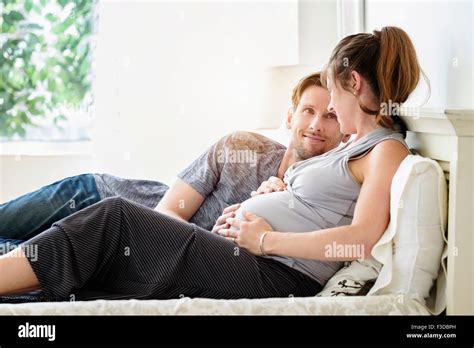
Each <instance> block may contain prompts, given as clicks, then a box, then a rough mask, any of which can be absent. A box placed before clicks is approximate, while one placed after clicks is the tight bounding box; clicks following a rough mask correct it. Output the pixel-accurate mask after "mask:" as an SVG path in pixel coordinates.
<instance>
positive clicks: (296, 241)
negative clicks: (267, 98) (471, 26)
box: [0, 27, 420, 300]
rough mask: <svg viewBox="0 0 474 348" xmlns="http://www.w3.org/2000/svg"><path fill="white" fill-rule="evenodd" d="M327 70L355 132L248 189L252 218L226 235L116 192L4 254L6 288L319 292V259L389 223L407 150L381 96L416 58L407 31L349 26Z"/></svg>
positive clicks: (156, 294)
mask: <svg viewBox="0 0 474 348" xmlns="http://www.w3.org/2000/svg"><path fill="white" fill-rule="evenodd" d="M326 73H327V82H328V88H329V90H330V92H331V103H330V105H329V109H330V111H332V112H333V113H335V114H336V115H337V118H338V122H339V123H340V126H341V133H345V134H348V133H349V134H355V138H354V140H353V141H352V142H351V143H349V144H348V145H347V146H344V147H343V148H342V149H336V150H333V151H330V152H329V153H327V154H325V155H323V156H318V157H315V158H311V159H308V160H305V161H303V162H300V163H299V164H297V165H294V166H292V167H290V169H289V170H288V171H287V172H286V174H285V175H286V177H287V180H288V189H287V191H284V192H277V193H271V194H267V195H260V196H256V197H253V198H251V199H249V200H247V201H245V202H244V203H243V204H242V208H243V209H245V210H249V212H246V213H243V217H245V218H246V219H247V220H248V221H243V220H242V219H238V218H236V219H229V220H228V222H229V224H231V225H232V226H233V228H231V229H223V230H221V231H220V234H221V235H223V236H225V237H227V239H224V238H220V237H219V236H217V235H214V234H212V233H208V232H207V231H205V230H203V229H200V228H199V227H197V226H196V225H191V224H187V223H184V222H181V221H178V220H175V219H173V218H171V217H169V216H166V215H163V214H160V213H158V212H155V211H153V210H151V209H147V208H144V207H142V206H139V205H136V204H134V203H132V202H130V201H127V200H125V199H121V198H109V199H106V200H105V201H102V202H100V203H97V204H95V205H93V206H90V207H88V208H86V209H84V210H82V211H80V212H78V213H76V214H74V215H72V216H70V217H68V218H66V219H63V220H61V221H59V222H57V223H55V224H54V225H53V226H52V227H51V228H50V229H49V230H47V231H45V232H44V233H42V234H40V235H38V236H36V237H35V238H33V239H31V240H29V241H27V242H26V243H24V244H23V245H22V246H21V247H20V248H18V249H16V250H14V251H12V252H10V253H9V254H7V255H5V256H2V257H0V274H1V277H0V294H11V293H21V292H25V291H31V290H34V289H40V288H41V289H42V290H43V291H44V293H45V295H46V298H47V299H50V300H61V299H66V298H68V296H70V294H71V293H72V292H73V291H76V290H78V289H79V290H80V289H83V290H84V289H86V290H98V291H105V292H107V293H109V294H116V296H117V297H122V298H175V297H178V296H180V295H185V296H190V297H211V298H242V297H246V298H254V297H255V298H259V297H282V296H312V295H315V294H316V293H317V292H319V290H320V289H321V288H322V286H324V283H325V281H326V280H327V279H328V278H329V277H330V276H331V275H332V274H333V273H334V272H335V270H334V269H331V270H328V269H321V268H318V261H319V260H335V261H343V260H354V259H358V258H360V257H365V256H368V255H370V251H371V248H372V246H373V245H374V244H375V243H376V241H377V240H378V239H379V238H380V236H381V235H382V233H383V232H384V230H385V229H386V227H387V225H388V222H389V206H390V185H391V181H392V178H393V175H394V174H395V172H396V170H397V168H398V166H399V165H400V163H401V161H402V160H403V159H404V158H405V157H406V156H407V155H408V153H409V152H408V149H407V147H406V144H404V142H403V140H402V138H401V136H400V135H397V134H396V133H393V132H392V131H391V130H390V128H391V126H392V120H391V118H390V115H385V114H383V113H382V112H381V105H382V104H383V103H389V101H390V102H391V105H394V103H403V102H404V101H405V100H406V99H407V98H408V96H409V94H410V93H411V92H412V91H413V90H414V89H415V87H416V85H417V83H418V81H419V77H420V67H419V64H418V61H417V58H416V53H415V50H414V47H413V45H412V43H411V41H410V39H409V37H408V36H407V34H406V33H405V32H404V31H403V30H401V29H399V28H394V27H385V28H383V29H382V30H381V31H380V32H379V31H375V32H374V34H357V35H352V36H349V37H346V38H344V39H343V40H342V41H341V42H340V43H339V44H338V45H337V47H336V48H335V50H334V52H333V54H332V56H331V58H330V61H329V64H328V66H327V71H326ZM299 111H300V112H303V113H304V112H307V111H306V110H305V109H304V106H301V110H299ZM307 135H308V136H307ZM303 137H304V138H307V139H306V140H305V141H318V139H317V137H315V136H314V134H303ZM302 187H304V190H302ZM239 212H242V211H239ZM252 212H253V213H252ZM254 213H256V214H257V215H258V214H260V215H262V216H263V217H265V218H266V220H265V219H263V218H261V217H258V216H257V215H255V214H254ZM239 216H241V217H242V215H239ZM311 228H314V230H312V229H311ZM150 231H152V232H150ZM308 231H310V232H308ZM294 232H300V233H294ZM229 239H231V240H232V242H235V244H234V243H232V242H231V241H229ZM334 243H336V245H360V246H362V247H363V248H362V250H363V254H362V255H342V256H340V255H336V254H335V253H333V254H331V253H328V252H327V251H328V248H327V246H328V245H329V246H330V245H334ZM239 247H241V248H239ZM329 251H330V250H329ZM265 255H272V256H271V257H262V256H265Z"/></svg>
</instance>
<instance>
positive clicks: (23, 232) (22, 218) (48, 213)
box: [0, 174, 100, 240]
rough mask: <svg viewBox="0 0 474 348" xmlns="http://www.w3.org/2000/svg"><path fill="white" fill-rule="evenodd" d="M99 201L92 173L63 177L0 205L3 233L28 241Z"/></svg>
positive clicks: (1, 230)
mask: <svg viewBox="0 0 474 348" xmlns="http://www.w3.org/2000/svg"><path fill="white" fill-rule="evenodd" d="M99 200H100V196H99V192H98V191H97V187H96V184H95V180H94V175H92V174H82V175H77V176H73V177H69V178H65V179H62V180H60V181H57V182H55V183H52V184H50V185H48V186H44V187H42V188H40V189H39V190H36V191H34V192H31V193H27V194H25V195H23V196H21V197H18V198H16V199H14V200H12V201H9V202H6V203H4V204H0V236H1V237H3V238H7V239H18V240H27V239H30V238H32V237H34V236H35V235H37V234H39V233H41V232H43V231H45V230H47V229H48V228H50V227H51V225H52V224H53V223H54V222H56V221H59V220H61V219H62V218H64V217H66V216H68V215H71V214H73V213H75V212H77V211H79V210H81V209H83V208H85V207H88V206H90V205H92V204H94V203H96V202H98V201H99Z"/></svg>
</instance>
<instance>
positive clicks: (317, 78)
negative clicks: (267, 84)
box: [291, 71, 325, 111]
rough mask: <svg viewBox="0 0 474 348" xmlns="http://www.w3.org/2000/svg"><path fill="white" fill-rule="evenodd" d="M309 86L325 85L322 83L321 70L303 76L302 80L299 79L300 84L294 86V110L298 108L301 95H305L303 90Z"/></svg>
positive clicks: (292, 96) (292, 97)
mask: <svg viewBox="0 0 474 348" xmlns="http://www.w3.org/2000/svg"><path fill="white" fill-rule="evenodd" d="M309 86H318V87H322V88H324V89H325V87H323V84H322V83H321V72H320V71H317V72H315V73H313V74H311V75H308V76H305V77H303V78H302V79H301V80H299V82H298V84H297V85H296V86H295V88H293V94H292V95H291V104H292V106H293V111H295V110H296V108H297V107H298V104H299V103H300V99H301V96H302V95H303V92H304V91H305V90H306V88H308V87H309Z"/></svg>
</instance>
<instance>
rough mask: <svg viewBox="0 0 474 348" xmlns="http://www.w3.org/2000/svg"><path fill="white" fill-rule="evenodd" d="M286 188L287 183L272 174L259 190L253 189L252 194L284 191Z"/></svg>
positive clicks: (253, 195)
mask: <svg viewBox="0 0 474 348" xmlns="http://www.w3.org/2000/svg"><path fill="white" fill-rule="evenodd" d="M285 189H286V183H285V182H284V181H283V180H281V179H280V178H278V177H276V176H271V177H269V178H268V180H267V181H264V182H262V184H261V185H260V187H259V188H258V189H257V191H252V192H251V193H250V196H252V197H255V196H258V195H261V194H264V193H270V192H277V191H283V190H285Z"/></svg>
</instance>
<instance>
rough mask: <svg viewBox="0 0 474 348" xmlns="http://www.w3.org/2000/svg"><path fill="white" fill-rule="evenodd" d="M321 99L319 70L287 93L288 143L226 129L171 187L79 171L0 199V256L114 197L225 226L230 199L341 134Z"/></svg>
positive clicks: (269, 186)
mask: <svg viewBox="0 0 474 348" xmlns="http://www.w3.org/2000/svg"><path fill="white" fill-rule="evenodd" d="M328 104H329V93H328V92H327V90H326V89H324V88H323V87H322V85H321V83H320V75H319V73H315V74H313V75H310V76H307V77H305V78H303V79H302V80H300V82H299V83H298V85H297V86H296V87H295V88H294V90H293V94H292V107H291V109H290V110H289V111H288V115H287V119H286V126H287V128H289V129H291V132H292V137H291V141H290V144H289V145H288V148H285V147H284V146H283V145H281V144H279V143H277V142H275V141H273V140H271V139H268V138H266V137H264V136H262V135H259V134H256V133H251V132H235V133H232V134H230V135H227V136H225V137H223V138H222V139H220V140H219V141H218V142H217V143H215V144H214V145H212V146H211V147H210V148H209V149H208V150H207V151H206V152H204V153H203V154H202V155H201V156H199V157H198V158H197V159H196V160H195V161H193V162H192V163H191V164H190V165H189V166H188V167H187V168H186V169H185V170H184V171H182V172H181V173H180V174H178V179H177V180H176V182H175V183H174V184H173V186H172V187H171V188H168V186H166V185H165V184H163V183H160V182H154V181H148V180H128V179H122V178H118V177H115V176H112V175H108V174H82V175H78V176H74V177H70V178H66V179H63V180H60V181H58V182H55V183H53V184H51V185H48V186H45V187H43V188H41V189H39V190H37V191H35V192H32V193H28V194H26V195H23V196H21V197H19V198H17V199H15V200H12V201H10V202H7V203H4V204H2V205H0V221H1V227H0V243H1V242H3V243H5V244H3V247H2V245H1V244H0V254H1V253H2V251H3V253H5V252H8V251H9V250H8V247H5V245H8V244H9V243H10V242H11V243H13V244H18V243H19V242H21V241H22V240H26V239H29V238H32V237H33V236H35V235H37V234H39V233H41V232H42V231H44V230H46V229H48V228H49V227H50V226H51V225H52V223H54V222H55V221H58V220H61V219H62V218H64V217H66V216H68V215H71V214H73V213H75V212H77V211H79V210H81V209H83V208H85V207H87V206H89V205H92V204H94V203H97V202H98V201H100V200H102V199H104V198H107V197H111V196H117V195H119V196H122V197H124V198H127V199H129V200H132V201H134V202H137V203H140V204H142V205H145V206H147V207H149V208H155V209H156V210H158V211H160V212H162V213H165V214H168V215H170V216H172V217H174V218H177V219H180V220H184V221H187V222H190V223H195V224H196V225H198V226H200V227H203V228H205V229H207V230H212V231H213V232H217V231H218V230H219V229H221V228H227V227H228V225H227V224H226V223H225V219H226V218H227V217H233V216H234V215H233V214H234V211H235V210H236V209H237V208H238V203H240V202H242V201H244V200H246V199H247V198H249V196H250V195H255V194H262V193H267V192H271V191H273V190H278V189H284V187H285V184H284V183H283V181H282V178H283V175H284V173H285V171H286V170H287V169H288V167H289V166H291V165H292V164H293V163H296V162H298V161H302V160H305V159H308V158H310V157H313V156H317V155H320V154H322V153H325V152H327V151H330V150H332V149H334V148H336V147H337V146H338V145H339V143H340V142H341V141H347V140H348V139H349V136H345V135H342V134H341V133H340V131H339V124H338V122H337V119H336V116H335V115H334V114H332V113H330V112H328V111H327V106H328ZM267 178H270V179H269V180H267V181H265V180H266V179H267ZM262 182H263V184H262V185H261V186H260V187H259V185H260V183H262ZM256 188H258V189H257V190H255V189H256ZM221 214H222V215H221ZM1 238H3V240H2V239H1ZM2 249H3V250H2Z"/></svg>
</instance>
